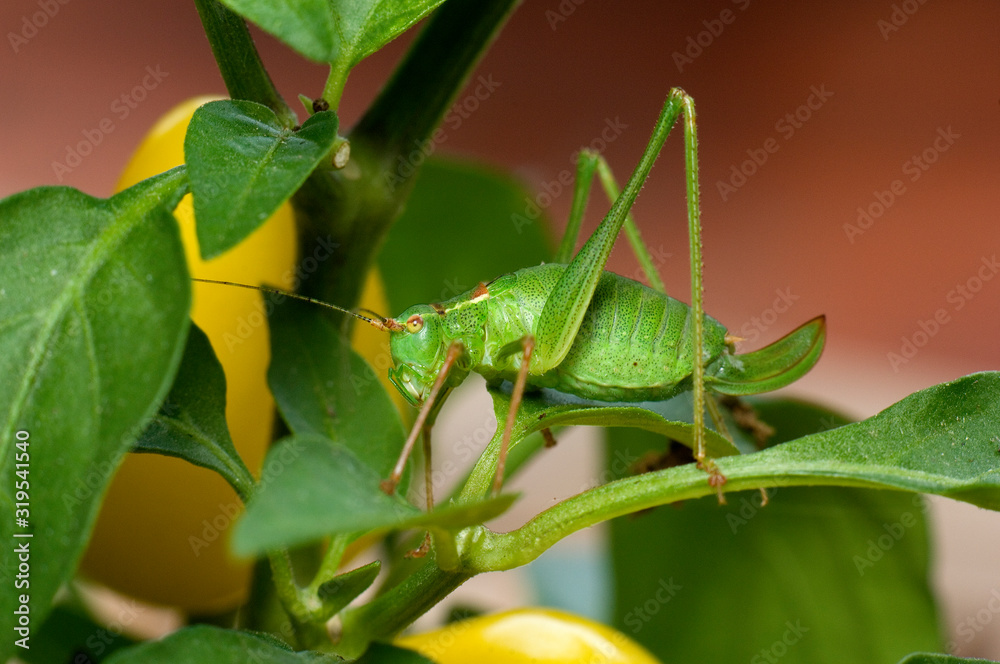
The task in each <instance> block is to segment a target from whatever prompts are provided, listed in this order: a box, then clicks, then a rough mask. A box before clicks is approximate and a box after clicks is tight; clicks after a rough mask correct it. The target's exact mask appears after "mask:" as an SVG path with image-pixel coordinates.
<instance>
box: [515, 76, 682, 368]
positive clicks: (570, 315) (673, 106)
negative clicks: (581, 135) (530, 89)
mask: <svg viewBox="0 0 1000 664" xmlns="http://www.w3.org/2000/svg"><path fill="white" fill-rule="evenodd" d="M685 100H690V98H689V97H688V96H687V94H686V93H685V92H684V91H683V90H680V89H679V88H674V89H673V90H671V91H670V94H669V95H668V96H667V100H666V103H664V105H663V110H662V111H661V112H660V117H659V119H658V120H657V122H656V126H655V127H654V129H653V135H652V136H651V137H650V140H649V143H648V144H647V145H646V149H645V151H644V152H643V154H642V158H641V159H640V160H639V164H638V165H637V166H636V168H635V170H634V171H633V173H632V175H631V177H629V179H628V182H627V183H626V184H625V189H624V190H623V191H622V194H621V196H619V197H618V198H617V199H616V200H615V202H614V204H613V205H612V206H611V209H610V210H609V211H608V213H607V215H605V217H604V219H603V220H602V221H601V223H600V224H599V225H598V226H597V229H596V230H595V231H594V232H593V234H591V236H590V237H589V238H588V239H587V241H586V242H585V243H584V245H583V247H582V248H581V249H580V251H579V252H577V254H576V256H575V257H574V258H573V260H572V262H571V263H570V264H569V265H568V266H567V268H566V270H565V271H564V272H563V274H562V276H561V277H560V279H559V281H558V282H557V284H556V286H555V287H554V288H553V289H552V292H551V293H550V294H549V297H548V299H547V300H546V302H545V306H544V307H543V308H542V313H541V316H540V317H539V321H538V326H537V328H536V341H537V346H536V349H535V359H534V362H533V366H532V367H531V369H532V372H533V373H542V372H545V371H548V370H550V369H553V368H555V367H557V366H559V363H560V362H562V360H563V359H564V358H565V357H566V354H567V353H568V352H569V349H570V347H571V346H572V344H573V341H574V339H575V338H576V334H577V332H578V331H579V329H580V324H581V323H582V321H583V317H584V314H585V313H586V311H587V308H588V307H589V306H590V301H591V298H592V297H593V295H594V290H595V289H596V288H597V282H598V280H599V279H600V277H601V273H602V272H603V271H604V266H605V265H606V264H607V261H608V257H609V256H610V255H611V250H612V248H613V247H614V244H615V240H616V239H617V237H618V234H619V232H620V231H621V229H622V226H623V225H624V224H625V220H626V217H627V216H628V211H629V210H630V209H631V207H632V204H633V203H634V202H635V199H636V197H637V196H638V195H639V190H640V189H641V188H642V185H643V184H644V183H645V181H646V178H647V176H648V175H649V171H650V169H651V168H652V167H653V162H655V161H656V157H657V156H658V155H659V153H660V149H661V148H662V147H663V143H664V141H666V139H667V136H668V135H669V133H670V129H671V128H672V127H673V125H674V123H675V122H676V121H677V118H678V117H679V116H680V115H681V113H682V112H683V111H684V109H685ZM686 128H687V126H686V125H685V129H686Z"/></svg>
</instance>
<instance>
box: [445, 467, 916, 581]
mask: <svg viewBox="0 0 1000 664" xmlns="http://www.w3.org/2000/svg"><path fill="white" fill-rule="evenodd" d="M754 456H756V455H746V456H739V457H727V458H726V459H720V460H718V464H719V467H720V469H721V470H722V471H723V473H724V474H725V475H726V477H727V478H728V481H727V483H726V485H725V486H726V492H727V493H730V492H733V491H743V490H747V489H760V488H768V487H776V486H817V485H830V486H854V487H864V488H880V489H885V488H898V487H893V486H891V485H888V486H887V485H885V484H880V483H877V482H874V481H866V480H859V479H855V478H851V477H845V476H843V475H840V474H838V473H834V472H830V471H829V468H828V467H825V468H823V469H820V467H819V466H820V465H821V464H817V466H818V467H817V468H816V469H815V470H814V471H812V472H810V471H809V470H808V469H807V468H804V467H797V468H796V469H795V470H794V471H792V472H789V473H787V474H780V473H778V474H776V473H775V467H774V465H773V463H763V464H761V463H759V462H758V461H757V460H755V459H754ZM821 473H823V474H821ZM824 475H825V476H824ZM715 493H716V491H715V488H714V487H712V486H710V485H709V483H708V479H707V475H706V473H705V472H704V471H702V470H699V469H698V468H696V467H695V464H687V465H684V466H678V467H676V468H670V469H668V470H663V471H658V472H652V473H645V474H641V475H634V476H631V477H626V478H623V479H620V480H616V481H613V482H608V483H607V484H604V485H601V486H599V487H596V488H594V489H590V490H588V491H584V492H583V493H581V494H578V495H576V496H573V497H572V498H568V499H567V500H564V501H563V502H561V503H559V504H557V505H554V506H553V507H551V508H549V509H547V510H545V511H544V512H542V513H540V514H538V515H537V516H536V517H535V518H533V519H532V520H531V521H529V522H528V523H526V524H525V525H523V526H522V527H520V528H518V529H517V530H513V531H510V532H507V533H494V532H491V531H489V530H486V531H484V533H482V534H481V535H480V536H479V537H477V538H475V539H474V540H469V545H470V547H469V548H468V549H466V550H465V551H464V552H463V554H464V555H463V558H464V561H465V564H466V565H467V566H468V567H469V569H470V571H473V572H474V573H481V572H497V571H502V570H507V569H513V568H515V567H520V566H521V565H526V564H528V563H529V562H531V561H532V560H534V559H535V558H537V557H538V556H540V555H541V554H542V553H543V552H545V551H546V550H547V549H549V548H550V547H551V546H552V545H553V544H555V543H556V542H558V541H559V540H561V539H563V538H564V537H566V536H568V535H570V534H572V533H574V532H576V531H578V530H582V529H584V528H588V527H590V526H593V525H596V524H598V523H601V522H603V521H608V520H610V519H613V518H615V517H619V516H624V515H626V514H634V513H636V512H640V511H642V510H646V509H651V508H653V507H659V506H661V505H667V504H670V503H675V502H678V501H682V500H691V499H694V498H702V497H704V496H710V495H715Z"/></svg>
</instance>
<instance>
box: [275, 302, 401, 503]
mask: <svg viewBox="0 0 1000 664" xmlns="http://www.w3.org/2000/svg"><path fill="white" fill-rule="evenodd" d="M326 314H327V312H325V311H323V310H322V309H321V308H320V307H318V306H316V305H315V304H309V303H305V302H297V301H294V300H290V301H286V302H284V303H282V304H281V305H279V306H276V307H275V308H274V310H273V311H272V313H271V315H270V316H269V318H268V322H269V325H270V330H271V366H270V368H269V369H268V376H267V377H268V382H269V383H270V385H271V391H272V392H273V393H274V398H275V401H277V403H278V409H279V410H280V411H281V415H282V417H284V418H285V421H286V422H287V423H288V426H289V428H290V429H291V430H292V432H293V433H296V434H305V433H314V434H321V435H323V436H325V437H327V438H329V439H331V440H336V441H338V442H340V443H342V444H343V445H345V446H346V447H348V448H350V449H351V450H352V451H353V452H354V454H355V455H357V457H358V458H359V459H361V460H362V461H364V463H365V464H366V465H367V466H369V467H370V468H372V469H374V470H375V471H376V472H377V473H378V474H380V475H382V476H383V477H388V476H389V473H390V472H391V471H392V467H393V465H394V464H395V462H396V458H397V457H398V456H399V452H400V450H401V449H402V447H403V441H404V439H405V438H406V432H405V431H404V429H403V423H402V421H401V420H400V418H399V411H397V410H396V407H395V405H393V403H392V400H391V399H390V398H389V395H388V394H387V393H386V391H385V388H383V387H382V384H381V383H380V382H379V380H378V378H377V377H376V376H375V373H374V372H373V371H372V369H371V367H369V366H368V364H367V363H366V362H365V361H364V360H363V359H362V358H361V356H359V355H358V354H357V353H355V352H354V351H353V350H352V349H351V347H350V346H349V345H348V344H347V342H346V340H345V330H343V329H341V328H339V327H338V326H336V325H334V324H333V323H331V322H330V319H329V317H328V316H327V315H326ZM405 489H406V486H405V484H404V485H402V486H401V487H400V490H401V491H405Z"/></svg>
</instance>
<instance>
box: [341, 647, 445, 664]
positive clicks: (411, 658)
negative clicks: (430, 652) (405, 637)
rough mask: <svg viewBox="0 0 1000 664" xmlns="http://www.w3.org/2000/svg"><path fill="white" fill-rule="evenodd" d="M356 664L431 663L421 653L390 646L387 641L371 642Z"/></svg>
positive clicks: (431, 663)
mask: <svg viewBox="0 0 1000 664" xmlns="http://www.w3.org/2000/svg"><path fill="white" fill-rule="evenodd" d="M357 664H433V662H432V661H431V660H429V659H427V658H426V657H424V656H423V655H420V654H418V653H415V652H413V651H412V650H407V649H405V648H398V647H396V646H391V645H389V644H388V643H373V644H371V646H369V648H368V650H367V651H366V652H365V654H364V655H362V656H361V659H359V660H357Z"/></svg>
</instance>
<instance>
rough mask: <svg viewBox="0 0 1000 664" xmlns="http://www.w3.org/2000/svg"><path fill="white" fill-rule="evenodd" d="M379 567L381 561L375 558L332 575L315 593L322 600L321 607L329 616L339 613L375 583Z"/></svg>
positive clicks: (380, 567)
mask: <svg viewBox="0 0 1000 664" xmlns="http://www.w3.org/2000/svg"><path fill="white" fill-rule="evenodd" d="M381 569H382V563H381V562H379V561H378V560H375V561H372V562H370V563H368V564H367V565H362V566H361V567H359V568H357V569H352V570H351V571H349V572H344V573H343V574H338V575H337V576H335V577H333V578H332V579H330V580H329V581H327V582H326V583H324V584H323V585H321V586H320V587H319V592H318V593H317V594H318V595H319V598H320V600H321V601H322V602H323V607H324V608H325V609H326V611H327V612H328V613H329V614H330V615H331V616H334V615H336V614H338V613H340V610H341V609H343V608H344V607H345V606H347V605H348V604H350V603H351V602H353V601H354V600H355V598H357V596H358V595H360V594H361V593H363V592H364V591H366V590H368V588H369V587H370V586H371V585H372V584H373V583H375V579H376V577H378V573H379V570H381Z"/></svg>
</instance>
